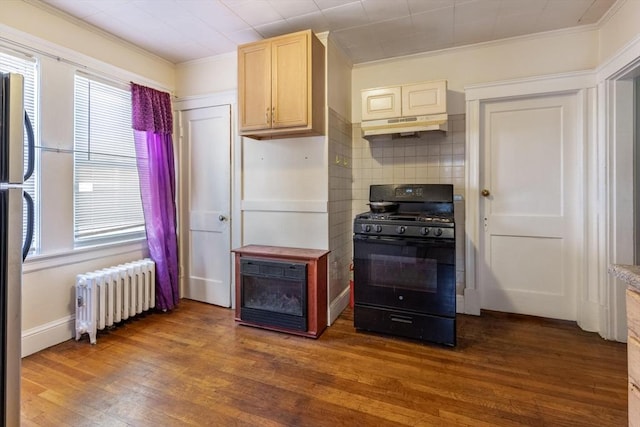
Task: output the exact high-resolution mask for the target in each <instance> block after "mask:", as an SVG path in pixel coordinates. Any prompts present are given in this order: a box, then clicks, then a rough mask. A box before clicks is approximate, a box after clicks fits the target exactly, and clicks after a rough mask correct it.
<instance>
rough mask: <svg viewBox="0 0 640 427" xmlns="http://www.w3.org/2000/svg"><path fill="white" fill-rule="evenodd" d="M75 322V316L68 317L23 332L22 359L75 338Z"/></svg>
mask: <svg viewBox="0 0 640 427" xmlns="http://www.w3.org/2000/svg"><path fill="white" fill-rule="evenodd" d="M75 320H76V319H75V316H68V317H65V318H62V319H58V320H54V321H53V322H49V323H46V324H44V325H40V326H37V327H35V328H32V329H27V330H26V331H23V332H22V357H26V356H28V355H30V354H33V353H37V352H39V351H40V350H44V349H45V348H48V347H51V346H54V345H56V344H60V343H61V342H65V341H67V340H69V339H71V338H74V337H75V334H76V331H75V328H76V321H75Z"/></svg>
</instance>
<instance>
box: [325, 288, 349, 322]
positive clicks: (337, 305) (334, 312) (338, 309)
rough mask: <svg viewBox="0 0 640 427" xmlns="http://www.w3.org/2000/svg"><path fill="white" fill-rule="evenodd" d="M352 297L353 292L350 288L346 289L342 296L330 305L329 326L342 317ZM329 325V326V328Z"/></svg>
mask: <svg viewBox="0 0 640 427" xmlns="http://www.w3.org/2000/svg"><path fill="white" fill-rule="evenodd" d="M350 296H351V291H350V290H349V287H346V288H345V289H344V290H343V291H342V292H341V293H340V295H338V297H337V298H336V299H334V300H333V301H331V303H330V304H329V313H328V316H329V319H328V320H329V325H331V324H332V323H333V322H335V320H336V319H337V318H338V316H340V313H342V312H343V311H344V309H345V308H347V306H348V305H349V297H350ZM329 325H328V326H329Z"/></svg>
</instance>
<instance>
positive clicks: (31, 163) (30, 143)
mask: <svg viewBox="0 0 640 427" xmlns="http://www.w3.org/2000/svg"><path fill="white" fill-rule="evenodd" d="M24 127H25V130H26V131H27V153H28V156H27V170H26V172H25V173H24V182H27V180H28V179H29V178H31V175H33V169H34V167H35V148H36V142H35V138H34V136H33V125H32V124H31V120H30V119H29V115H28V114H27V112H26V111H25V112H24ZM32 203H33V201H32Z"/></svg>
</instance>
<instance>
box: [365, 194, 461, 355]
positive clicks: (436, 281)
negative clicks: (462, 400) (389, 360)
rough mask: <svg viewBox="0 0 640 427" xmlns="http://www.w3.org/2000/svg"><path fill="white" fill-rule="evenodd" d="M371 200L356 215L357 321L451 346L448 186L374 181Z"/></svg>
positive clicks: (372, 328) (451, 232)
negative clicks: (387, 183)
mask: <svg viewBox="0 0 640 427" xmlns="http://www.w3.org/2000/svg"><path fill="white" fill-rule="evenodd" d="M369 201H370V205H371V209H372V210H370V211H369V212H363V213H361V214H359V215H357V216H356V217H355V219H354V228H353V232H354V237H353V242H354V302H355V304H354V325H355V327H356V328H357V329H362V330H367V331H372V332H380V333H385V334H390V335H397V336H402V337H408V338H415V339H418V340H422V341H430V342H436V343H442V344H447V345H455V342H456V330H455V329H456V326H455V324H456V322H455V315H456V310H455V309H456V304H455V303H456V293H455V292H456V291H455V284H456V277H455V223H454V215H453V214H454V204H453V186H452V185H448V184H410V185H406V184H403V185H372V186H371V187H370V189H369ZM377 205H384V207H383V208H381V209H383V210H384V211H383V212H376V211H375V206H377Z"/></svg>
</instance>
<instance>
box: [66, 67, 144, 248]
mask: <svg viewBox="0 0 640 427" xmlns="http://www.w3.org/2000/svg"><path fill="white" fill-rule="evenodd" d="M74 98H75V123H74V129H75V150H74V186H75V187H74V236H75V244H76V246H81V245H85V244H96V243H101V242H113V241H123V240H128V239H133V238H140V237H143V236H144V216H143V213H142V201H141V199H140V185H139V182H138V171H137V166H136V157H135V146H134V140H133V129H132V128H131V92H130V90H129V88H128V87H126V86H117V85H115V84H113V83H107V82H104V81H101V80H100V79H98V78H96V77H90V76H87V75H84V74H82V75H81V74H77V75H76V78H75V94H74Z"/></svg>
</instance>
